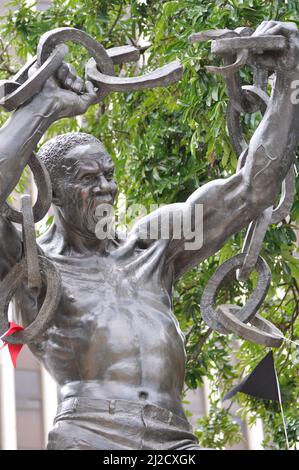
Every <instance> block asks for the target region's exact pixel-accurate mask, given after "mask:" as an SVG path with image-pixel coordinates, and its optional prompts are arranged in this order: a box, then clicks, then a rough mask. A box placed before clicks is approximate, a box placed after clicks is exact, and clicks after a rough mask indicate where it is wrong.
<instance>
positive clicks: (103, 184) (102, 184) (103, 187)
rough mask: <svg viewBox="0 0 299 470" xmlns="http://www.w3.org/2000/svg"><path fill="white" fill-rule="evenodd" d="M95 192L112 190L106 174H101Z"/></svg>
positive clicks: (100, 192)
mask: <svg viewBox="0 0 299 470" xmlns="http://www.w3.org/2000/svg"><path fill="white" fill-rule="evenodd" d="M92 191H93V193H94V194H103V193H104V194H106V193H110V192H111V188H110V183H109V181H107V180H106V178H105V176H100V177H99V180H98V182H97V185H96V186H95V187H94V188H93V190H92Z"/></svg>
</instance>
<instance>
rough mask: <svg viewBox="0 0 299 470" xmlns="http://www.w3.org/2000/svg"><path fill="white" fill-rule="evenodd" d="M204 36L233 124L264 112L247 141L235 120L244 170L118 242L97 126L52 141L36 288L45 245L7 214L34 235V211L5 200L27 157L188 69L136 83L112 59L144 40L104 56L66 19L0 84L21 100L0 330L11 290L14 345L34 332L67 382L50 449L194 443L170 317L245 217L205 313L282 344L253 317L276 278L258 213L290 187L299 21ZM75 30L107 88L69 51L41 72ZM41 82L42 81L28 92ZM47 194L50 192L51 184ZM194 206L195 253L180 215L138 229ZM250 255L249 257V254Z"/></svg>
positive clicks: (9, 162)
mask: <svg viewBox="0 0 299 470" xmlns="http://www.w3.org/2000/svg"><path fill="white" fill-rule="evenodd" d="M203 39H212V40H216V43H214V45H213V48H214V50H215V52H216V53H217V54H218V53H220V54H221V57H223V60H224V67H223V68H221V67H220V68H217V69H216V68H214V67H212V68H211V69H210V71H212V72H216V73H222V74H223V76H224V78H225V80H226V82H227V85H228V92H229V99H230V106H229V113H228V120H231V123H233V122H235V123H237V122H238V119H239V116H240V113H244V112H248V113H251V112H254V111H255V110H258V109H262V111H263V112H264V117H263V120H262V122H261V124H260V125H259V127H258V129H257V130H256V132H255V134H254V135H253V137H252V139H251V141H250V143H249V145H247V143H246V142H245V139H243V136H242V132H241V128H238V129H237V131H236V130H235V128H236V126H235V125H234V124H231V125H230V126H229V130H230V133H231V137H233V141H234V145H235V148H236V151H237V153H238V155H239V158H240V163H239V168H238V170H237V172H236V174H234V175H233V176H231V177H229V178H227V179H219V180H215V181H213V182H210V183H208V184H206V185H204V186H202V187H201V188H199V189H198V190H197V191H195V192H194V193H193V194H192V195H191V196H190V197H189V198H188V199H187V201H186V202H185V203H177V204H171V205H167V206H163V207H162V208H160V209H158V210H157V211H154V212H153V213H152V214H150V215H149V216H147V217H145V218H142V219H141V220H139V221H137V222H136V223H135V225H134V226H133V228H132V229H131V231H130V232H129V233H128V235H127V236H126V237H125V238H123V237H121V236H120V234H117V233H116V235H115V237H114V238H113V239H108V238H105V239H103V240H102V239H99V238H97V237H96V235H95V228H96V224H97V221H98V219H97V217H96V215H95V213H96V211H97V209H98V208H99V207H101V206H102V205H103V204H108V205H112V204H113V203H114V200H115V197H116V194H117V186H116V183H115V182H114V180H113V162H112V160H111V157H110V156H109V155H108V153H107V151H106V150H105V148H104V147H103V145H102V144H101V142H99V141H98V140H97V139H96V138H95V137H92V136H88V135H86V134H79V133H78V134H67V135H65V136H58V137H56V138H55V139H54V140H52V141H50V142H48V143H47V144H45V145H44V146H43V147H42V148H41V150H40V151H39V153H38V155H37V157H38V159H39V160H40V161H43V163H44V165H45V167H46V168H47V170H48V172H49V175H50V178H51V183H52V190H53V201H52V202H53V208H54V212H55V221H54V223H53V225H52V226H51V227H50V229H49V231H48V232H47V233H46V234H45V235H44V236H43V237H41V238H40V239H38V241H37V243H38V253H39V254H38V260H39V268H40V271H41V281H40V282H37V283H35V282H29V281H30V279H31V280H32V279H33V280H34V279H35V275H34V273H35V272H36V270H33V274H32V269H31V268H32V266H33V265H34V263H33V264H31V260H35V261H34V262H35V263H36V253H34V249H32V246H31V248H29V247H28V244H27V250H26V252H25V253H23V245H22V241H21V236H20V234H19V233H18V231H17V230H16V228H15V226H14V225H13V224H12V222H11V220H13V218H14V217H17V219H18V220H17V221H18V222H22V223H23V229H24V230H27V232H26V233H29V232H30V224H31V228H32V224H33V214H31V215H30V217H29V219H31V222H30V220H29V219H28V220H29V227H28V224H27V226H26V222H28V221H27V220H26V221H25V220H24V217H23V216H22V214H16V213H12V211H11V210H9V209H8V208H7V206H6V208H5V201H6V199H7V197H8V196H9V194H10V193H11V191H12V190H13V188H14V186H15V185H16V183H17V182H18V180H19V178H20V175H21V172H22V170H23V169H24V167H25V166H26V165H27V164H28V162H31V163H32V160H30V159H31V156H32V153H33V151H34V150H35V148H36V146H37V144H38V142H39V140H40V138H41V136H42V135H43V134H44V133H45V131H46V130H47V128H48V127H49V126H50V125H51V124H52V123H53V122H54V121H57V120H59V119H61V118H64V117H71V116H76V115H79V114H83V113H84V112H85V111H86V110H87V109H88V107H89V106H90V105H92V104H95V103H98V102H99V101H100V100H101V99H102V98H103V96H105V95H106V94H107V93H108V92H109V91H111V90H112V91H115V90H118V91H122V90H135V89H142V88H144V87H151V86H165V85H167V84H169V83H171V82H172V81H174V80H177V79H178V78H179V76H180V74H181V66H180V64H179V63H178V62H175V63H173V64H168V66H165V67H164V68H162V69H159V70H158V71H155V72H153V74H152V75H151V76H144V77H142V78H138V77H135V78H134V77H133V78H132V79H131V78H130V79H128V78H122V77H121V78H119V77H114V76H113V75H114V69H113V64H114V63H119V62H120V61H124V60H136V59H137V58H138V51H137V52H136V50H132V48H130V49H128V48H127V47H126V46H124V48H113V50H110V51H113V52H111V53H109V51H105V49H104V48H103V47H102V46H101V45H100V46H99V45H98V44H96V41H94V40H93V39H92V38H90V37H89V36H87V35H85V33H82V32H75V31H74V30H72V28H65V29H64V30H61V29H59V30H54V31H53V32H49V33H47V34H46V35H45V36H44V37H42V39H41V42H40V46H39V49H38V55H37V59H34V60H33V61H31V63H30V65H27V67H26V66H25V67H24V68H23V69H22V70H21V71H20V73H19V74H18V81H17V80H16V81H14V80H13V81H12V82H10V83H7V84H5V83H2V85H1V86H2V88H1V90H2V93H3V94H4V97H3V99H2V102H1V103H2V105H3V106H6V108H7V109H15V108H17V109H15V111H14V112H13V113H12V115H11V117H10V119H9V120H8V121H7V123H6V125H5V126H3V127H2V128H1V130H0V203H1V206H2V207H3V213H2V216H1V217H0V230H1V237H0V250H1V263H0V267H1V278H2V279H3V281H2V282H1V284H0V321H1V325H0V327H1V331H3V332H4V331H5V330H6V329H7V326H8V324H7V305H8V302H9V300H10V299H11V298H12V296H14V302H15V307H16V318H15V319H14V320H15V321H16V322H17V323H20V324H22V325H23V326H24V327H25V330H24V331H20V332H18V333H15V334H13V335H12V336H10V337H7V338H6V339H7V341H9V342H27V343H28V344H29V347H30V349H31V350H32V351H33V353H34V354H35V355H36V356H37V357H38V358H39V359H40V361H41V362H42V363H43V364H44V366H45V367H46V368H47V370H48V371H49V372H50V374H51V375H52V377H54V379H55V380H56V381H57V383H58V385H59V392H60V404H59V407H58V411H57V416H56V418H55V424H54V428H53V430H52V431H51V433H50V435H49V445H48V448H49V449H109V450H110V449H111V450H113V449H172V450H174V449H200V447H199V445H198V443H197V439H196V438H195V436H194V435H193V434H192V430H191V427H190V425H189V424H188V422H187V420H186V417H185V414H184V410H183V406H182V403H181V392H182V389H183V384H184V376H185V349H184V335H183V334H182V332H181V330H180V327H179V325H178V322H177V320H176V318H175V316H174V315H173V313H172V301H171V298H172V286H173V283H174V282H175V281H176V280H177V279H178V278H179V277H180V276H181V275H182V274H183V273H184V272H186V271H187V270H189V269H190V268H192V267H193V266H195V265H196V264H198V263H200V262H201V261H203V260H205V259H206V258H207V257H208V256H210V255H212V254H214V253H215V252H216V251H218V250H219V248H220V247H221V246H222V245H223V244H224V243H225V242H226V241H227V239H228V238H229V237H230V236H232V235H233V234H234V233H236V232H238V231H239V230H241V229H242V228H244V227H246V226H248V225H249V224H250V223H252V226H251V227H252V228H251V229H250V231H249V235H248V242H247V243H245V245H244V252H243V254H241V255H238V257H236V258H233V259H232V260H230V261H229V262H228V265H225V266H222V267H220V268H219V271H218V272H216V273H215V275H214V277H213V278H212V279H211V281H210V283H209V284H208V286H207V289H206V291H205V294H204V296H203V301H202V311H203V315H204V317H205V319H206V321H207V323H209V324H210V325H211V326H212V327H213V328H215V329H216V330H218V331H220V332H222V333H224V334H225V333H227V332H231V331H233V332H235V333H237V334H239V335H240V336H243V337H245V338H247V339H250V340H252V341H256V342H258V343H262V344H265V345H273V346H278V345H279V344H281V341H282V339H283V338H282V336H281V334H280V332H279V330H277V329H275V327H274V326H273V325H271V323H270V322H267V321H266V320H265V319H263V318H262V317H260V316H258V315H255V314H256V311H257V308H258V306H259V305H260V303H261V302H262V299H263V297H264V295H265V293H266V291H267V286H268V284H269V280H270V274H269V271H268V268H267V265H266V264H265V262H264V261H263V260H262V259H261V258H258V250H259V247H260V246H261V243H262V239H263V236H264V232H265V230H266V226H267V224H266V223H265V224H263V223H262V220H265V215H267V216H268V215H269V213H272V207H273V206H274V203H275V200H276V197H277V195H278V193H279V191H280V188H281V185H282V183H283V181H284V179H285V178H286V176H287V175H290V172H291V171H292V170H291V167H292V164H293V162H294V158H295V149H296V145H297V143H298V136H299V119H298V109H299V105H298V103H296V102H294V100H293V99H292V92H293V88H292V86H293V83H294V81H295V80H298V79H299V71H298V69H297V64H298V58H299V34H298V29H297V27H296V26H295V25H294V24H292V23H279V22H274V21H270V22H263V23H262V25H261V26H260V27H259V28H258V29H257V30H256V31H255V32H252V31H251V30H249V28H238V29H237V30H236V31H229V30H224V31H220V32H219V31H218V32H213V31H210V32H207V33H205V35H204V34H203V33H199V34H197V35H193V37H192V39H191V40H192V41H193V42H195V41H197V40H203ZM67 40H75V41H79V42H80V43H82V44H83V45H84V46H85V47H86V48H87V49H88V50H89V52H91V53H92V55H93V58H94V61H95V62H93V61H92V62H90V63H89V66H88V67H87V71H88V75H89V78H90V80H91V81H93V83H94V84H95V86H97V87H98V89H97V90H96V89H95V88H94V85H93V84H92V83H91V82H84V81H83V80H82V79H80V78H78V77H76V74H75V73H74V70H73V69H72V67H71V66H69V65H67V64H65V63H64V62H62V65H60V67H59V68H58V69H57V67H56V65H57V64H55V70H56V72H55V75H54V76H52V77H51V78H48V79H47V80H46V81H45V76H42V77H41V75H39V72H38V71H39V70H40V68H41V67H43V66H44V69H45V70H47V67H48V66H46V64H47V61H48V60H49V59H50V58H51V57H53V54H54V55H55V54H56V52H57V50H58V51H59V50H60V49H57V47H58V48H61V47H62V48H63V47H64V45H63V43H64V41H67ZM223 41H225V42H223ZM238 41H240V42H238ZM238 44H239V45H238ZM115 49H117V50H115ZM55 51H56V52H55ZM99 51H100V52H99ZM51 54H52V55H51ZM99 56H100V57H99ZM61 60H62V59H61ZM244 63H247V64H249V65H250V66H252V67H253V68H254V71H255V73H254V77H255V83H254V88H250V89H246V88H242V83H241V81H240V77H239V69H240V67H241V66H242V65H243V64H244ZM39 66H40V68H39ZM30 67H31V68H30ZM269 71H275V74H276V81H275V85H274V89H273V92H272V95H271V97H270V99H269V102H267V101H268V100H267V98H266V95H265V84H266V82H267V78H268V73H269ZM52 74H53V71H51V73H50V75H52ZM33 79H34V80H37V83H38V86H37V88H36V90H35V92H34V93H32V88H31V83H32V80H33ZM23 92H24V93H25V94H23V95H22V93H23ZM18 93H19V95H18ZM20 93H21V95H20ZM16 94H17V95H16ZM16 96H17V99H15V97H16ZM20 96H21V99H20V101H18V99H19V97H20ZM7 103H9V104H8V105H7ZM21 103H23V104H22V106H20V104H21ZM288 178H289V177H288ZM38 179H39V178H38ZM44 181H47V178H46V179H45V180H44ZM287 181H289V180H286V183H285V188H286V187H287ZM45 185H47V183H45ZM291 186H292V184H291V185H289V186H288V187H291ZM44 189H45V188H44ZM48 191H49V187H47V188H46V189H45V193H44V194H46V195H47V194H48ZM41 199H44V198H43V197H42V198H41ZM45 199H47V198H46V197H45ZM286 199H287V200H286ZM284 200H285V201H286V204H285V207H284V209H283V213H281V214H280V215H277V217H276V220H275V221H278V219H279V220H280V219H281V217H282V216H284V217H285V214H286V208H289V207H290V203H291V197H290V196H289V195H287V191H286V190H284V192H283V194H282V201H284ZM47 204H48V202H47V201H46V202H44V203H43V204H41V203H39V205H40V207H42V209H40V210H39V211H37V210H35V212H34V220H35V221H36V220H38V219H39V215H40V214H41V213H42V214H43V213H44V208H45V207H47ZM197 204H202V205H203V233H204V236H203V245H202V247H201V248H200V249H197V250H195V251H194V250H187V249H185V246H184V244H185V242H186V240H188V236H187V235H188V234H187V235H186V234H185V238H182V239H181V240H178V239H176V238H175V237H174V236H173V226H172V225H171V226H170V234H169V238H168V239H163V238H162V237H160V238H159V237H158V238H157V239H156V238H150V237H147V238H145V237H144V234H147V235H148V224H149V223H154V222H156V221H157V222H158V224H160V223H161V220H162V219H165V218H169V219H170V220H172V221H173V223H174V221H175V220H176V219H177V217H181V216H183V215H184V214H186V213H191V215H192V214H193V216H192V217H193V219H192V224H191V225H192V227H191V229H194V224H195V222H196V221H195V217H194V213H195V208H196V205H197ZM25 206H26V204H25V205H24V210H27V209H26V207H25ZM282 206H284V204H282ZM269 208H270V209H269ZM170 215H172V216H173V217H172V218H171V217H169V216H170ZM103 217H105V216H104V215H103ZM260 217H263V219H261V218H260ZM271 217H272V216H271ZM271 217H270V216H269V217H267V223H268V221H271V220H272V219H271ZM254 224H256V227H257V229H256V230H255V231H254V230H253V226H254ZM255 237H256V238H255ZM249 241H250V243H249ZM254 247H255V248H254ZM28 248H29V250H28ZM246 259H247V260H249V261H250V263H249V261H248V263H249V264H247V265H246V263H245V265H244V261H246ZM256 260H257V262H256ZM253 267H254V268H255V269H258V270H259V272H260V284H258V286H257V289H258V294H259V295H256V294H257V292H255V293H254V294H252V296H251V297H250V299H249V304H247V305H246V306H245V307H244V308H242V309H240V308H239V307H234V306H229V305H224V306H219V307H218V308H216V307H215V308H214V307H213V304H214V302H215V300H216V293H217V290H218V289H219V288H220V285H221V282H222V279H223V277H225V276H226V274H227V272H229V271H231V270H236V269H237V268H241V269H242V268H244V269H245V268H246V269H247V273H245V274H246V276H247V275H248V273H249V272H250V270H251V269H252V268H253ZM30 270H31V271H30ZM30 272H31V274H30ZM243 274H244V271H243ZM246 276H245V277H246ZM28 282H29V285H28ZM36 284H37V285H39V284H41V288H39V289H37V288H36ZM246 322H250V325H249V323H246Z"/></svg>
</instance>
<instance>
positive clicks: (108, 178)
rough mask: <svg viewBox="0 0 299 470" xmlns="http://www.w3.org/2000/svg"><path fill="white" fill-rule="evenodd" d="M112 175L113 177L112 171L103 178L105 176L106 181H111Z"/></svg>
mask: <svg viewBox="0 0 299 470" xmlns="http://www.w3.org/2000/svg"><path fill="white" fill-rule="evenodd" d="M113 175H114V173H113V171H109V173H106V175H105V176H106V179H107V181H111V180H112V179H113Z"/></svg>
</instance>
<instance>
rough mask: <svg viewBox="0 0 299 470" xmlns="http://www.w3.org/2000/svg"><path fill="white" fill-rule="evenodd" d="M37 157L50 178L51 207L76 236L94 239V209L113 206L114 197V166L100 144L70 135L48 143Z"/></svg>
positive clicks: (97, 141) (79, 134)
mask: <svg viewBox="0 0 299 470" xmlns="http://www.w3.org/2000/svg"><path fill="white" fill-rule="evenodd" d="M38 157H39V158H41V160H42V161H43V162H44V164H45V165H46V168H47V170H48V172H49V174H50V178H51V181H52V187H53V204H54V205H55V206H56V207H57V208H58V210H59V212H60V214H61V216H62V217H63V219H64V220H65V221H66V222H67V224H68V225H71V226H72V227H73V228H74V229H75V230H77V231H79V232H80V233H82V234H86V235H91V234H92V235H95V226H96V223H97V220H98V219H97V217H96V209H97V207H98V206H99V205H101V204H109V205H113V203H114V200H115V197H116V194H117V186H116V183H115V181H114V179H113V172H114V164H113V161H112V159H111V157H110V155H109V154H108V152H107V150H106V149H105V147H104V146H103V144H102V143H101V142H100V141H99V140H98V139H96V138H95V137H93V136H92V135H88V134H85V133H81V132H72V133H68V134H63V135H60V136H57V137H55V138H53V139H51V140H50V141H48V142H47V143H46V144H44V145H43V146H42V147H41V148H40V150H39V152H38ZM103 207H104V206H103ZM98 212H99V210H98V211H97V213H98Z"/></svg>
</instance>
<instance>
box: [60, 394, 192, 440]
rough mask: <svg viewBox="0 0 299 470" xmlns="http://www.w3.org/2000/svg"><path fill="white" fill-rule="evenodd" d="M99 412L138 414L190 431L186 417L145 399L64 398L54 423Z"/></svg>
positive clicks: (95, 414) (96, 414) (95, 415)
mask: <svg viewBox="0 0 299 470" xmlns="http://www.w3.org/2000/svg"><path fill="white" fill-rule="evenodd" d="M100 413H107V414H109V415H117V414H125V415H126V416H127V418H128V419H129V418H130V415H131V416H132V417H134V418H136V416H140V417H142V419H144V418H146V417H148V418H151V419H154V420H155V421H158V422H161V423H164V424H167V425H172V426H176V427H178V428H180V429H185V430H187V431H189V432H191V431H192V427H191V425H190V423H189V422H188V421H187V419H184V418H183V417H180V416H178V415H177V414H175V413H172V412H171V411H170V410H167V409H165V408H162V407H160V406H158V405H155V404H153V403H149V402H147V401H139V402H137V401H136V402H135V401H130V400H123V399H111V400H108V399H98V398H88V397H72V398H65V399H64V400H63V401H61V402H60V403H59V405H58V408H57V414H56V417H55V420H54V423H57V422H58V421H61V420H64V419H68V418H71V419H75V418H76V417H77V418H78V419H80V418H86V417H87V415H90V416H93V417H94V419H97V416H98V415H99V414H100Z"/></svg>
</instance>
